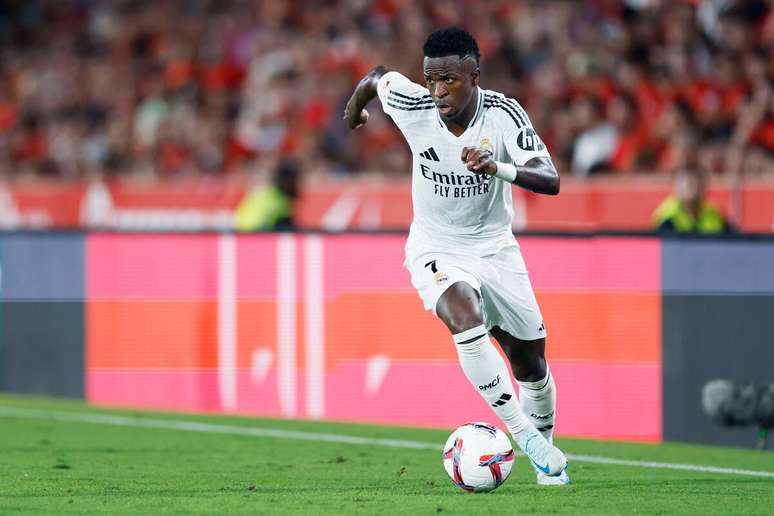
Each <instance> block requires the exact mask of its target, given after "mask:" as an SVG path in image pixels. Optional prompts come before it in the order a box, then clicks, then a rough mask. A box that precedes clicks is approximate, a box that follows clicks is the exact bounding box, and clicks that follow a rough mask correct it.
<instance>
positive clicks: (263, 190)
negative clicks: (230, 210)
mask: <svg viewBox="0 0 774 516" xmlns="http://www.w3.org/2000/svg"><path fill="white" fill-rule="evenodd" d="M298 175H299V170H298V168H297V165H296V164H295V163H292V162H290V161H287V160H283V161H281V162H280V164H279V166H278V167H277V169H276V170H275V171H274V174H273V178H272V182H271V184H269V185H260V184H259V185H256V187H255V188H253V190H251V191H250V192H248V193H247V195H246V196H245V198H244V199H242V201H241V202H240V203H239V205H238V206H237V209H236V221H235V222H236V229H238V230H239V231H288V230H292V229H295V222H294V220H293V204H294V201H295V199H296V197H298Z"/></svg>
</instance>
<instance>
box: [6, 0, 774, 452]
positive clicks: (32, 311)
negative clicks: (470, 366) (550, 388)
mask: <svg viewBox="0 0 774 516" xmlns="http://www.w3.org/2000/svg"><path fill="white" fill-rule="evenodd" d="M448 25H460V26H462V27H464V28H466V29H467V30H469V31H470V32H472V33H473V35H474V36H475V37H476V38H477V39H478V43H479V45H480V47H481V53H482V62H481V69H482V74H483V76H482V77H483V78H482V85H483V86H484V87H485V88H488V89H493V90H497V91H501V92H503V93H505V94H507V95H508V96H512V97H514V98H516V99H518V100H519V102H521V103H522V104H523V105H524V106H525V108H526V110H527V111H528V113H529V114H530V117H531V119H532V122H533V124H534V126H535V127H536V129H537V131H538V133H539V134H540V135H541V137H542V138H543V140H544V141H545V142H546V144H547V145H548V147H549V149H550V151H551V154H552V156H553V159H554V161H555V162H556V164H557V167H558V169H559V170H560V172H561V173H562V192H561V195H559V196H558V197H547V196H538V195H534V194H532V193H529V192H525V191H523V190H520V189H514V200H515V208H516V217H515V220H514V229H516V230H518V231H519V232H522V231H524V233H526V236H523V237H520V239H519V241H520V244H521V246H522V250H523V252H524V255H525V258H526V260H527V263H529V264H530V275H531V279H532V282H533V284H534V286H535V290H536V293H537V296H538V298H539V302H540V304H541V307H542V311H543V314H544V316H545V318H546V325H547V327H548V328H549V333H550V335H551V338H550V345H549V347H548V349H549V352H548V353H549V359H550V360H551V363H552V370H553V371H554V372H555V373H556V378H557V382H558V383H559V391H560V392H561V395H560V396H559V409H558V413H559V414H560V416H559V422H558V425H557V429H558V432H559V434H560V435H574V436H581V437H594V438H605V439H625V440H636V441H648V442H660V441H662V440H686V441H698V442H708V443H725V444H735V445H745V446H753V445H754V444H755V443H756V438H755V436H756V429H758V428H760V429H762V430H765V428H764V427H766V428H767V427H768V426H771V424H774V418H772V417H771V407H774V404H773V403H772V399H774V398H773V397H772V393H774V387H768V391H767V390H765V389H766V387H765V386H770V385H771V384H772V381H774V371H772V364H774V346H773V345H772V344H773V343H774V319H772V317H771V314H772V313H774V238H772V237H771V233H772V231H774V93H773V90H772V87H773V85H774V82H773V78H774V53H773V52H772V47H773V46H774V2H772V1H770V0H769V1H764V0H749V1H741V0H739V1H733V0H694V1H685V0H674V1H666V0H627V1H614V0H589V1H584V2H575V1H559V0H554V1H541V2H534V1H530V2H528V1H515V0H514V1H474V0H435V1H432V2H431V1H413V0H412V1H409V0H341V1H322V0H320V1H308V2H290V1H279V0H267V1H258V0H256V1H241V0H218V1H214V0H212V1H210V0H179V1H173V0H165V1H136V0H132V1H129V0H127V1H121V0H116V1H99V0H50V1H49V0H4V1H0V228H2V229H3V230H4V231H3V232H2V233H1V234H0V272H1V273H2V274H1V276H0V277H1V278H2V281H1V282H0V322H1V323H2V324H0V390H2V391H9V392H15V393H37V394H52V395H61V396H70V397H76V398H84V399H85V400H87V401H88V402H89V403H92V404H96V405H109V406H127V407H143V408H155V409H168V410H188V411H208V412H228V413H234V412H236V413H243V414H249V415H262V416H272V417H277V416H279V417H298V418H311V419H321V418H322V419H334V420H347V421H361V422H363V421H365V422H372V423H391V424H401V425H425V426H440V427H453V426H457V425H458V424H460V423H461V419H460V418H462V419H464V420H476V419H482V420H489V419H491V417H492V416H491V413H490V412H489V411H488V408H487V407H486V406H483V404H482V403H481V402H480V399H479V398H478V395H477V394H476V392H475V391H473V390H471V389H470V387H469V385H468V383H467V381H466V380H465V378H464V377H463V376H462V374H461V372H460V370H459V366H458V364H457V360H456V355H455V353H454V349H453V347H452V346H451V344H450V339H449V338H448V335H447V332H446V330H445V329H444V328H443V327H442V325H441V324H440V323H439V322H438V321H437V320H436V319H435V318H434V317H433V316H432V315H431V314H428V313H426V312H423V310H422V306H421V303H420V301H419V298H418V297H417V296H416V293H415V292H414V290H413V288H412V286H411V285H410V283H409V278H408V274H407V273H406V271H405V270H404V269H403V268H402V266H401V263H402V261H403V245H404V240H405V234H406V230H407V228H408V226H409V224H410V221H411V200H410V179H411V178H410V169H411V162H410V160H411V156H410V155H409V152H408V147H407V145H406V144H405V142H404V141H403V139H402V136H401V135H400V133H399V132H398V130H397V129H396V128H395V127H394V126H393V124H392V123H391V122H390V121H389V119H387V118H386V117H385V116H384V115H383V114H382V113H381V109H380V107H379V106H378V105H377V103H373V104H372V105H371V114H372V117H371V119H370V121H369V123H368V125H367V127H365V129H363V130H359V131H355V132H353V131H349V130H347V129H346V128H345V126H344V124H343V123H342V121H341V117H342V114H343V108H344V104H345V102H346V100H347V99H348V97H349V95H350V94H351V92H352V90H353V88H354V86H355V85H356V83H357V81H358V80H359V79H360V78H361V77H362V76H363V74H365V73H366V72H367V71H368V70H369V69H370V68H371V67H373V66H375V65H377V64H384V65H386V66H388V67H390V68H394V69H396V70H399V71H401V72H403V73H404V74H406V75H408V76H409V77H411V78H413V79H414V80H415V81H418V82H421V80H422V74H421V62H422V53H421V48H422V44H423V42H424V39H425V38H426V36H427V34H429V33H430V32H431V31H432V30H434V29H436V28H439V27H442V26H448ZM73 229H76V230H80V229H83V230H85V231H70V230H73ZM231 229H238V230H241V231H240V232H238V233H234V232H231V231H224V230H231ZM60 230H67V231H60ZM124 230H131V231H124ZM288 230H301V231H297V232H292V231H290V232H289V231H288ZM319 230H324V231H319ZM382 230H389V231H382ZM684 234H685V235H697V234H700V235H704V237H702V238H678V237H679V236H681V235H684ZM706 235H710V237H706ZM729 235H730V236H729ZM407 336H408V338H407ZM711 380H719V383H718V382H716V383H713V384H709V385H710V387H711V388H710V390H709V391H707V393H706V396H705V398H704V402H705V405H704V409H703V408H702V404H701V403H702V388H703V387H704V386H705V385H708V382H710V381H711ZM579 386H580V387H579ZM408 392H411V393H413V395H411V396H407V393H408ZM766 392H768V394H765V396H768V397H767V398H765V399H766V400H767V401H765V403H764V401H763V400H764V394H762V393H766ZM759 394H760V396H759ZM759 398H760V400H762V401H760V403H758V401H757V400H758V399H759ZM428 399H432V400H433V403H432V404H429V403H427V400H428ZM735 400H736V401H735ZM734 404H737V405H738V404H741V405H743V408H744V410H736V411H735V410H733V409H734ZM764 406H766V407H770V408H769V409H766V410H768V411H769V412H766V413H763V412H761V415H756V414H758V413H757V412H756V410H757V409H756V407H757V408H760V407H764ZM708 407H709V408H708ZM703 410H706V411H709V412H710V413H709V417H708V415H707V414H704V413H703ZM461 414H464V416H461ZM740 414H742V415H740ZM712 420H714V421H718V422H720V423H721V424H722V425H736V426H737V428H736V429H735V430H725V429H722V428H721V425H715V424H713V423H712V422H711V421H712ZM761 442H763V443H765V438H761V437H760V435H759V438H758V443H759V444H760V443H761Z"/></svg>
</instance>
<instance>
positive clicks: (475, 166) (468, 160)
mask: <svg viewBox="0 0 774 516" xmlns="http://www.w3.org/2000/svg"><path fill="white" fill-rule="evenodd" d="M462 162H463V163H465V166H466V167H468V170H470V171H471V172H474V173H476V174H489V175H490V176H493V175H495V173H496V172H497V163H495V161H494V156H493V155H492V151H490V150H489V149H484V148H482V147H465V148H463V149H462Z"/></svg>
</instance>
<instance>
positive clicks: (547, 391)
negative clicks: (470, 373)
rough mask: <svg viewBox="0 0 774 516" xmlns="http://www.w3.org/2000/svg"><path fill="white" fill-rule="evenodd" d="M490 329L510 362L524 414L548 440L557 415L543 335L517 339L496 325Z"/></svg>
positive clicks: (552, 379)
mask: <svg viewBox="0 0 774 516" xmlns="http://www.w3.org/2000/svg"><path fill="white" fill-rule="evenodd" d="M491 332H492V335H493V336H494V338H496V339H497V342H499V343H500V346H501V347H502V348H503V351H505V355H506V356H507V357H508V360H509V362H510V363H511V369H512V370H513V375H514V376H515V377H516V382H517V383H518V384H519V402H520V403H521V408H522V410H523V411H524V414H525V415H526V416H527V417H528V418H529V419H530V421H532V424H534V425H535V427H536V428H537V429H538V430H539V431H540V433H541V434H543V437H545V438H546V439H548V441H549V442H551V441H552V437H553V433H554V417H555V415H556V383H555V382H554V377H553V376H552V375H551V371H550V369H549V367H548V364H547V362H546V358H545V349H546V339H544V338H541V339H535V340H522V339H518V338H516V337H514V336H513V335H511V334H509V333H508V332H506V331H504V330H503V329H501V328H499V327H494V328H492V330H491Z"/></svg>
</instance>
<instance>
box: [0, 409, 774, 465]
mask: <svg viewBox="0 0 774 516" xmlns="http://www.w3.org/2000/svg"><path fill="white" fill-rule="evenodd" d="M3 416H4V417H17V418H22V419H43V420H54V421H65V422H72V423H94V424H99V425H111V426H123V427H135V428H156V429H165V430H185V431H189V432H206V433H215V434H231V435H247V436H252V437H272V438H276V439H296V440H302V441H317V442H331V443H344V444H365V445H370V446H386V447H390V448H411V449H415V450H433V451H436V452H440V451H441V446H439V445H438V444H435V443H427V442H422V441H410V440H405V439H378V438H373V437H359V436H356V435H341V434H324V433H317V432H299V431H294V430H282V429H278V428H256V427H247V426H245V427H242V426H233V425H222V424H216V423H200V422H197V421H181V420H173V419H150V418H142V417H129V416H116V415H109V414H89V413H84V412H61V411H45V410H36V409H25V408H16V407H0V417H3ZM567 458H568V459H569V460H570V461H573V462H588V463H592V464H609V465H615V466H632V467H638V468H655V469H672V470H679V471H694V472H697V473H718V474H723V475H741V476H748V477H764V478H774V471H758V470H751V469H737V468H719V467H716V466H700V465H696V464H674V463H670V462H652V461H641V460H626V459H614V458H610V457H598V456H595V455H575V454H569V453H568V454H567Z"/></svg>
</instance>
